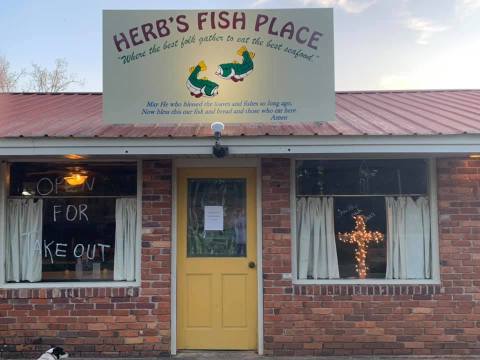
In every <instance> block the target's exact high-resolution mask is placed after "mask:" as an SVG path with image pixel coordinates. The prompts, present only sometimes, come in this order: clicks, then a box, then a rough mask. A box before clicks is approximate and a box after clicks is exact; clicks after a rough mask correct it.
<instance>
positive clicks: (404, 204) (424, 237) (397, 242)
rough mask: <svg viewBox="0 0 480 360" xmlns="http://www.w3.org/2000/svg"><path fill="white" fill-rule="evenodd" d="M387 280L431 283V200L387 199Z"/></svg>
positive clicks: (410, 198) (420, 198)
mask: <svg viewBox="0 0 480 360" xmlns="http://www.w3.org/2000/svg"><path fill="white" fill-rule="evenodd" d="M386 209H387V274H386V278H387V279H430V278H431V253H432V251H431V236H430V207H429V202H428V199H427V198H425V197H419V198H418V199H417V200H414V199H413V198H412V197H398V198H393V197H386Z"/></svg>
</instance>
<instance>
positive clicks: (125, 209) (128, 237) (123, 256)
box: [113, 198, 137, 281]
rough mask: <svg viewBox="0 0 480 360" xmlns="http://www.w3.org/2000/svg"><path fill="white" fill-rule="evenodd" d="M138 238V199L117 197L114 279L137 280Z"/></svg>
mask: <svg viewBox="0 0 480 360" xmlns="http://www.w3.org/2000/svg"><path fill="white" fill-rule="evenodd" d="M136 239H137V201H136V199H123V198H120V199H117V201H116V205H115V256H114V268H113V279H114V280H127V281H133V280H135V247H136Z"/></svg>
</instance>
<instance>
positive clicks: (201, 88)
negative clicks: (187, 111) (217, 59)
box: [187, 60, 218, 98]
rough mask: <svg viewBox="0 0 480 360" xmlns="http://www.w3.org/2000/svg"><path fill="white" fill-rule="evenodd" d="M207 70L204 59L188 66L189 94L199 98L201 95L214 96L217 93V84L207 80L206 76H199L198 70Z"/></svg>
mask: <svg viewBox="0 0 480 360" xmlns="http://www.w3.org/2000/svg"><path fill="white" fill-rule="evenodd" d="M205 70H207V65H206V64H205V61H203V60H202V61H200V62H199V63H198V65H197V66H192V67H191V68H190V76H189V77H188V79H187V88H188V90H190V95H192V96H195V97H196V98H200V97H202V96H209V97H212V96H216V95H218V84H217V83H215V82H213V81H210V80H208V79H207V78H206V77H203V78H201V79H200V78H199V77H198V74H199V73H200V71H205Z"/></svg>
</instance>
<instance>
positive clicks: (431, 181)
mask: <svg viewBox="0 0 480 360" xmlns="http://www.w3.org/2000/svg"><path fill="white" fill-rule="evenodd" d="M361 159H365V160H397V159H398V160H401V159H404V160H405V159H424V160H426V161H427V167H428V169H427V174H428V179H427V184H428V188H427V193H428V200H429V205H430V226H431V237H432V269H431V270H432V278H431V279H364V280H360V279H299V278H298V261H297V258H298V256H297V248H298V241H297V178H296V164H297V162H298V161H303V160H328V161H340V160H361ZM290 208H291V214H290V224H291V232H290V234H291V239H292V244H291V247H292V282H293V284H295V285H439V284H440V256H439V236H438V201H437V170H436V159H435V158H434V157H418V156H401V157H395V156H392V157H388V156H386V157H369V156H365V157H338V158H336V157H302V158H300V157H299V158H291V159H290Z"/></svg>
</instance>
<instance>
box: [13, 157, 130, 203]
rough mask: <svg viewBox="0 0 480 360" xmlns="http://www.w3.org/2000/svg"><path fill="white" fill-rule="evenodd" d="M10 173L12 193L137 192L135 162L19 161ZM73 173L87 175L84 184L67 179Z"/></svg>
mask: <svg viewBox="0 0 480 360" xmlns="http://www.w3.org/2000/svg"><path fill="white" fill-rule="evenodd" d="M10 174H11V175H10V176H11V179H10V195H12V196H20V195H25V194H26V195H28V194H29V195H32V196H40V197H44V196H49V197H50V196H68V197H74V196H128V195H135V194H136V192H137V171H136V167H135V166H132V163H123V164H122V163H120V164H118V163H117V164H115V165H113V164H75V165H64V164H46V163H16V164H13V165H12V167H11V172H10ZM72 175H73V176H75V175H80V176H86V177H87V178H86V181H85V182H84V184H83V185H80V186H72V185H69V184H68V182H67V180H66V178H68V177H70V176H72Z"/></svg>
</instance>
